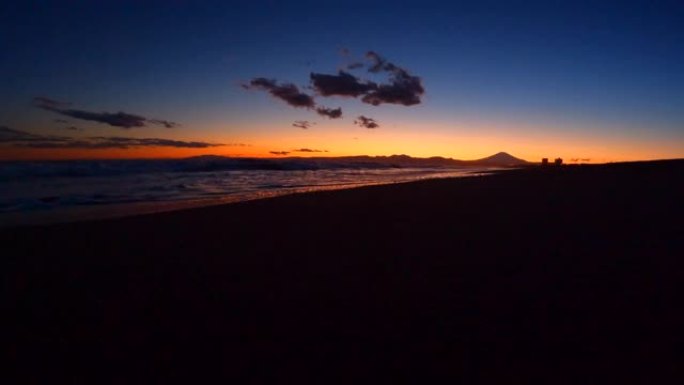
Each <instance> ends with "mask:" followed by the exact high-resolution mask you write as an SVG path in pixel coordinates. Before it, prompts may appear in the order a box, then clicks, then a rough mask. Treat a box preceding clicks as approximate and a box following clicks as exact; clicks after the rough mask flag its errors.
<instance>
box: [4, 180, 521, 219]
mask: <svg viewBox="0 0 684 385" xmlns="http://www.w3.org/2000/svg"><path fill="white" fill-rule="evenodd" d="M509 170H514V168H508V169H493V170H485V171H483V170H476V171H468V172H466V173H464V175H461V176H453V177H443V176H434V177H430V176H428V177H425V178H421V179H416V180H408V181H394V182H386V181H380V182H375V183H356V184H349V183H346V184H343V183H341V184H332V185H313V186H301V187H285V188H276V189H272V190H261V191H252V192H244V193H237V194H226V195H225V196H221V197H214V198H200V199H182V200H167V201H149V202H130V203H112V204H99V205H83V206H69V207H57V208H53V209H48V210H31V211H16V212H6V213H0V229H3V228H14V227H26V226H29V227H30V226H46V225H60V224H66V223H76V222H87V221H96V220H108V219H121V218H127V217H135V216H139V215H154V214H159V213H166V212H173V211H179V210H192V209H195V208H201V207H211V206H222V205H227V204H235V203H240V202H248V201H253V200H260V199H271V198H276V197H279V196H285V195H292V194H308V193H316V192H319V191H336V190H348V189H356V188H364V187H368V186H378V185H392V184H401V183H413V182H420V181H424V180H431V179H447V178H469V177H478V176H487V175H492V174H495V173H498V172H505V171H509Z"/></svg>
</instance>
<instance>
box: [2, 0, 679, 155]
mask: <svg viewBox="0 0 684 385" xmlns="http://www.w3.org/2000/svg"><path fill="white" fill-rule="evenodd" d="M8 3H16V4H8ZM197 3H200V4H197ZM0 36H1V37H0V48H1V51H0V52H2V54H1V55H2V59H1V60H0V74H2V75H1V76H2V81H1V82H0V127H4V128H5V130H7V129H10V130H15V131H20V132H21V133H22V135H26V134H30V135H34V136H31V137H30V138H48V137H51V138H53V139H54V138H55V137H73V138H75V139H73V140H74V141H77V140H81V139H82V140H92V139H88V138H92V137H103V138H111V137H126V138H134V139H135V138H137V139H140V138H153V139H155V140H156V139H168V140H174V141H181V142H182V143H187V142H202V143H209V144H225V145H224V146H216V147H213V146H212V147H199V148H186V147H183V146H186V145H184V144H183V145H179V144H178V142H173V143H171V142H169V143H170V144H168V143H166V142H161V141H148V142H144V143H143V142H136V144H134V145H131V146H128V148H126V149H121V148H105V147H107V146H108V145H102V146H101V147H103V148H99V149H82V148H51V149H45V148H29V147H27V146H26V143H29V142H28V140H29V139H30V138H29V139H25V140H26V141H24V142H20V143H19V144H17V142H11V141H9V140H7V137H6V136H5V141H4V142H2V141H0V158H4V159H19V158H21V159H37V158H40V159H43V158H91V157H92V158H103V157H105V158H106V157H136V158H137V157H180V156H189V155H199V154H220V155H241V156H273V155H272V154H270V151H290V152H291V154H290V155H296V156H306V155H325V156H341V155H361V154H368V155H391V154H408V155H412V156H437V155H439V156H446V157H453V158H458V159H475V158H481V157H485V156H488V155H491V154H493V153H496V152H498V151H506V152H509V153H511V154H513V155H515V156H518V157H521V158H525V159H528V160H539V159H540V158H541V157H556V156H561V157H563V158H565V159H567V160H570V159H591V161H592V162H605V161H620V160H634V159H657V158H681V157H684V3H683V2H681V1H670V2H665V1H642V2H629V1H619V2H598V1H591V2H577V1H544V2H539V3H537V2H530V1H526V2H516V1H502V2H487V1H477V2H451V5H445V4H443V2H439V3H431V2H429V1H420V2H401V1H392V2H388V1H383V2H377V3H376V2H372V1H362V2H356V1H345V2H327V1H249V2H236V1H232V2H225V1H223V2H214V3H212V2H193V1H163V2H162V1H159V2H155V1H131V2H127V1H62V2H33V1H26V2H3V4H2V5H0ZM368 51H374V52H377V53H379V54H380V55H382V56H383V57H384V58H386V59H387V60H388V61H390V62H391V63H394V64H396V65H397V66H400V67H401V68H404V69H406V71H408V72H409V73H410V74H411V75H413V76H418V77H420V79H421V81H422V85H423V87H424V88H425V93H424V95H422V97H421V101H422V102H421V103H420V104H417V105H412V106H403V105H394V104H382V105H379V106H373V105H369V104H365V103H362V102H361V100H360V98H344V97H335V96H333V97H327V98H322V97H316V101H317V102H318V103H319V104H321V105H325V106H327V107H333V108H337V107H341V108H342V110H343V117H342V118H341V119H328V118H325V117H322V116H319V115H317V114H316V113H315V111H313V110H307V109H305V108H293V107H291V106H289V105H288V104H286V103H285V102H283V101H282V100H278V99H276V98H274V97H272V96H270V95H269V94H268V93H267V92H263V91H260V90H257V89H250V90H245V89H244V88H243V87H241V85H243V84H248V83H249V81H250V80H252V79H254V78H257V77H265V78H268V79H276V80H278V81H279V82H292V83H294V84H296V85H297V86H299V87H300V90H302V91H304V92H307V93H309V94H311V95H314V96H315V94H314V91H313V90H312V89H310V88H308V87H309V86H310V80H309V74H310V73H311V72H316V73H325V74H336V73H337V71H338V70H339V69H341V68H344V66H345V65H348V64H350V63H352V62H355V61H364V60H365V62H366V63H368V61H367V60H366V59H364V55H365V53H366V52H368ZM353 74H354V75H355V76H358V77H360V78H362V79H371V80H375V81H383V80H384V81H386V80H387V77H386V76H385V77H384V78H383V74H370V73H368V72H367V71H365V70H363V69H362V70H357V71H355V72H353ZM36 97H43V98H49V99H52V100H55V101H60V102H65V103H67V102H68V103H70V105H68V106H67V105H66V104H63V105H59V106H58V107H56V108H60V109H62V110H64V109H75V110H79V111H88V112H93V113H101V112H111V113H116V112H119V111H122V112H124V113H127V114H133V115H136V116H139V117H141V118H143V119H146V120H145V121H144V122H143V125H142V126H140V127H131V128H122V127H116V126H112V125H109V124H106V123H102V122H97V121H93V120H85V119H81V118H74V117H73V116H64V115H63V114H60V113H57V112H55V110H54V109H50V108H52V107H50V108H45V106H46V105H44V104H43V105H42V107H43V108H41V105H40V103H38V104H37V103H36V101H35V99H34V98H36ZM359 115H364V116H368V117H371V118H374V119H376V120H377V121H378V122H379V124H380V127H379V128H376V129H367V128H363V127H359V126H357V125H354V123H353V122H354V120H355V118H356V117H357V116H359ZM152 119H159V120H167V121H171V122H177V123H179V124H180V126H177V127H172V128H167V127H165V126H164V125H163V124H153V123H152ZM57 120H64V121H66V122H62V121H57ZM297 120H307V121H310V122H316V125H313V126H311V127H310V128H309V129H301V128H298V127H293V126H292V123H293V122H294V121H297ZM68 127H70V128H72V129H68ZM7 132H9V131H7ZM12 135H15V134H12ZM2 138H3V136H2V135H0V139H2ZM27 138H28V137H27ZM30 140H33V139H30ZM98 140H99V141H101V142H102V141H107V140H109V139H98ZM126 140H128V141H129V143H133V142H130V139H126ZM31 143H35V141H33V142H31ZM98 143H100V142H98ZM107 143H109V142H107ZM159 143H166V144H163V145H157V144H159ZM300 148H308V149H317V150H327V151H328V152H325V153H299V152H293V151H292V150H294V149H300Z"/></svg>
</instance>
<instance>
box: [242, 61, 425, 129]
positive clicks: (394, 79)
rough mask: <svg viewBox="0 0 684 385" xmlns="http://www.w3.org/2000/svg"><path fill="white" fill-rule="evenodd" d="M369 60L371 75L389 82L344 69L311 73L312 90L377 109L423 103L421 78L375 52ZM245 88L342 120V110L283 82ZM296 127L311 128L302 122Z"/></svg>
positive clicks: (258, 83) (260, 80)
mask: <svg viewBox="0 0 684 385" xmlns="http://www.w3.org/2000/svg"><path fill="white" fill-rule="evenodd" d="M341 52H342V53H343V55H344V56H347V55H348V54H349V52H348V50H346V49H343V50H342V51H341ZM366 60H367V62H368V64H367V65H368V72H370V73H373V74H377V73H386V74H388V76H389V79H388V81H387V82H386V83H376V82H374V81H370V80H362V79H360V78H358V77H356V76H354V75H352V74H350V73H349V72H346V71H344V70H340V71H338V73H337V74H334V75H331V74H323V73H315V72H312V73H310V74H309V79H310V81H311V89H313V90H314V91H315V95H316V96H317V97H324V98H325V97H331V96H342V97H349V98H360V99H361V101H362V102H363V103H366V104H371V105H374V106H379V105H381V104H398V105H403V106H413V105H416V104H420V103H421V102H422V100H421V96H422V95H423V94H424V93H425V89H424V87H423V84H422V81H421V79H420V77H418V76H413V75H411V74H410V73H409V72H408V71H407V70H406V69H404V68H402V67H399V66H398V65H396V64H394V63H391V62H389V61H387V60H386V59H385V58H383V57H382V56H380V55H379V54H377V53H376V52H374V51H369V52H367V53H366ZM364 66H366V64H364V63H360V62H354V63H351V64H348V65H347V66H346V67H345V68H346V69H347V70H350V69H359V68H362V67H364ZM242 87H243V88H244V89H247V90H249V89H257V90H262V91H267V92H268V93H270V94H271V96H273V97H275V98H278V99H281V100H283V101H285V102H286V103H287V104H289V105H290V106H292V107H296V108H307V109H315V111H316V113H318V114H319V115H321V116H325V117H328V118H330V119H338V118H341V117H342V108H340V107H338V108H328V107H325V106H320V105H318V103H317V102H316V100H315V99H314V96H312V95H309V94H307V93H304V92H302V91H301V90H300V89H299V88H298V87H297V86H296V85H294V84H292V83H279V82H278V81H277V80H275V79H268V78H265V77H258V78H253V79H252V80H251V81H250V82H249V83H248V84H243V85H242ZM366 119H368V118H366ZM359 121H360V122H361V123H360V125H362V126H364V127H367V128H376V127H379V125H378V124H377V122H375V121H372V119H371V120H362V119H359ZM355 123H356V122H355ZM293 126H295V127H299V128H303V129H307V128H309V126H310V125H308V124H305V123H301V122H299V121H298V122H295V123H294V124H293ZM369 126H370V127H369Z"/></svg>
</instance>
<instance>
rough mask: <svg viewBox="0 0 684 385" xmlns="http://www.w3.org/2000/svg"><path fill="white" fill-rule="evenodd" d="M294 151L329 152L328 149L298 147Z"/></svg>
mask: <svg viewBox="0 0 684 385" xmlns="http://www.w3.org/2000/svg"><path fill="white" fill-rule="evenodd" d="M292 152H328V150H314V149H311V148H298V149H296V150H292Z"/></svg>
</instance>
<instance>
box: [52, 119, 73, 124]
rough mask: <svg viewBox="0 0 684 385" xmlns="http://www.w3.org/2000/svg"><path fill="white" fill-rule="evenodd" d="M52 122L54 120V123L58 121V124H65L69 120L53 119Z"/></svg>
mask: <svg viewBox="0 0 684 385" xmlns="http://www.w3.org/2000/svg"><path fill="white" fill-rule="evenodd" d="M53 122H55V123H60V124H67V123H69V121H67V120H64V119H55V120H53Z"/></svg>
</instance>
